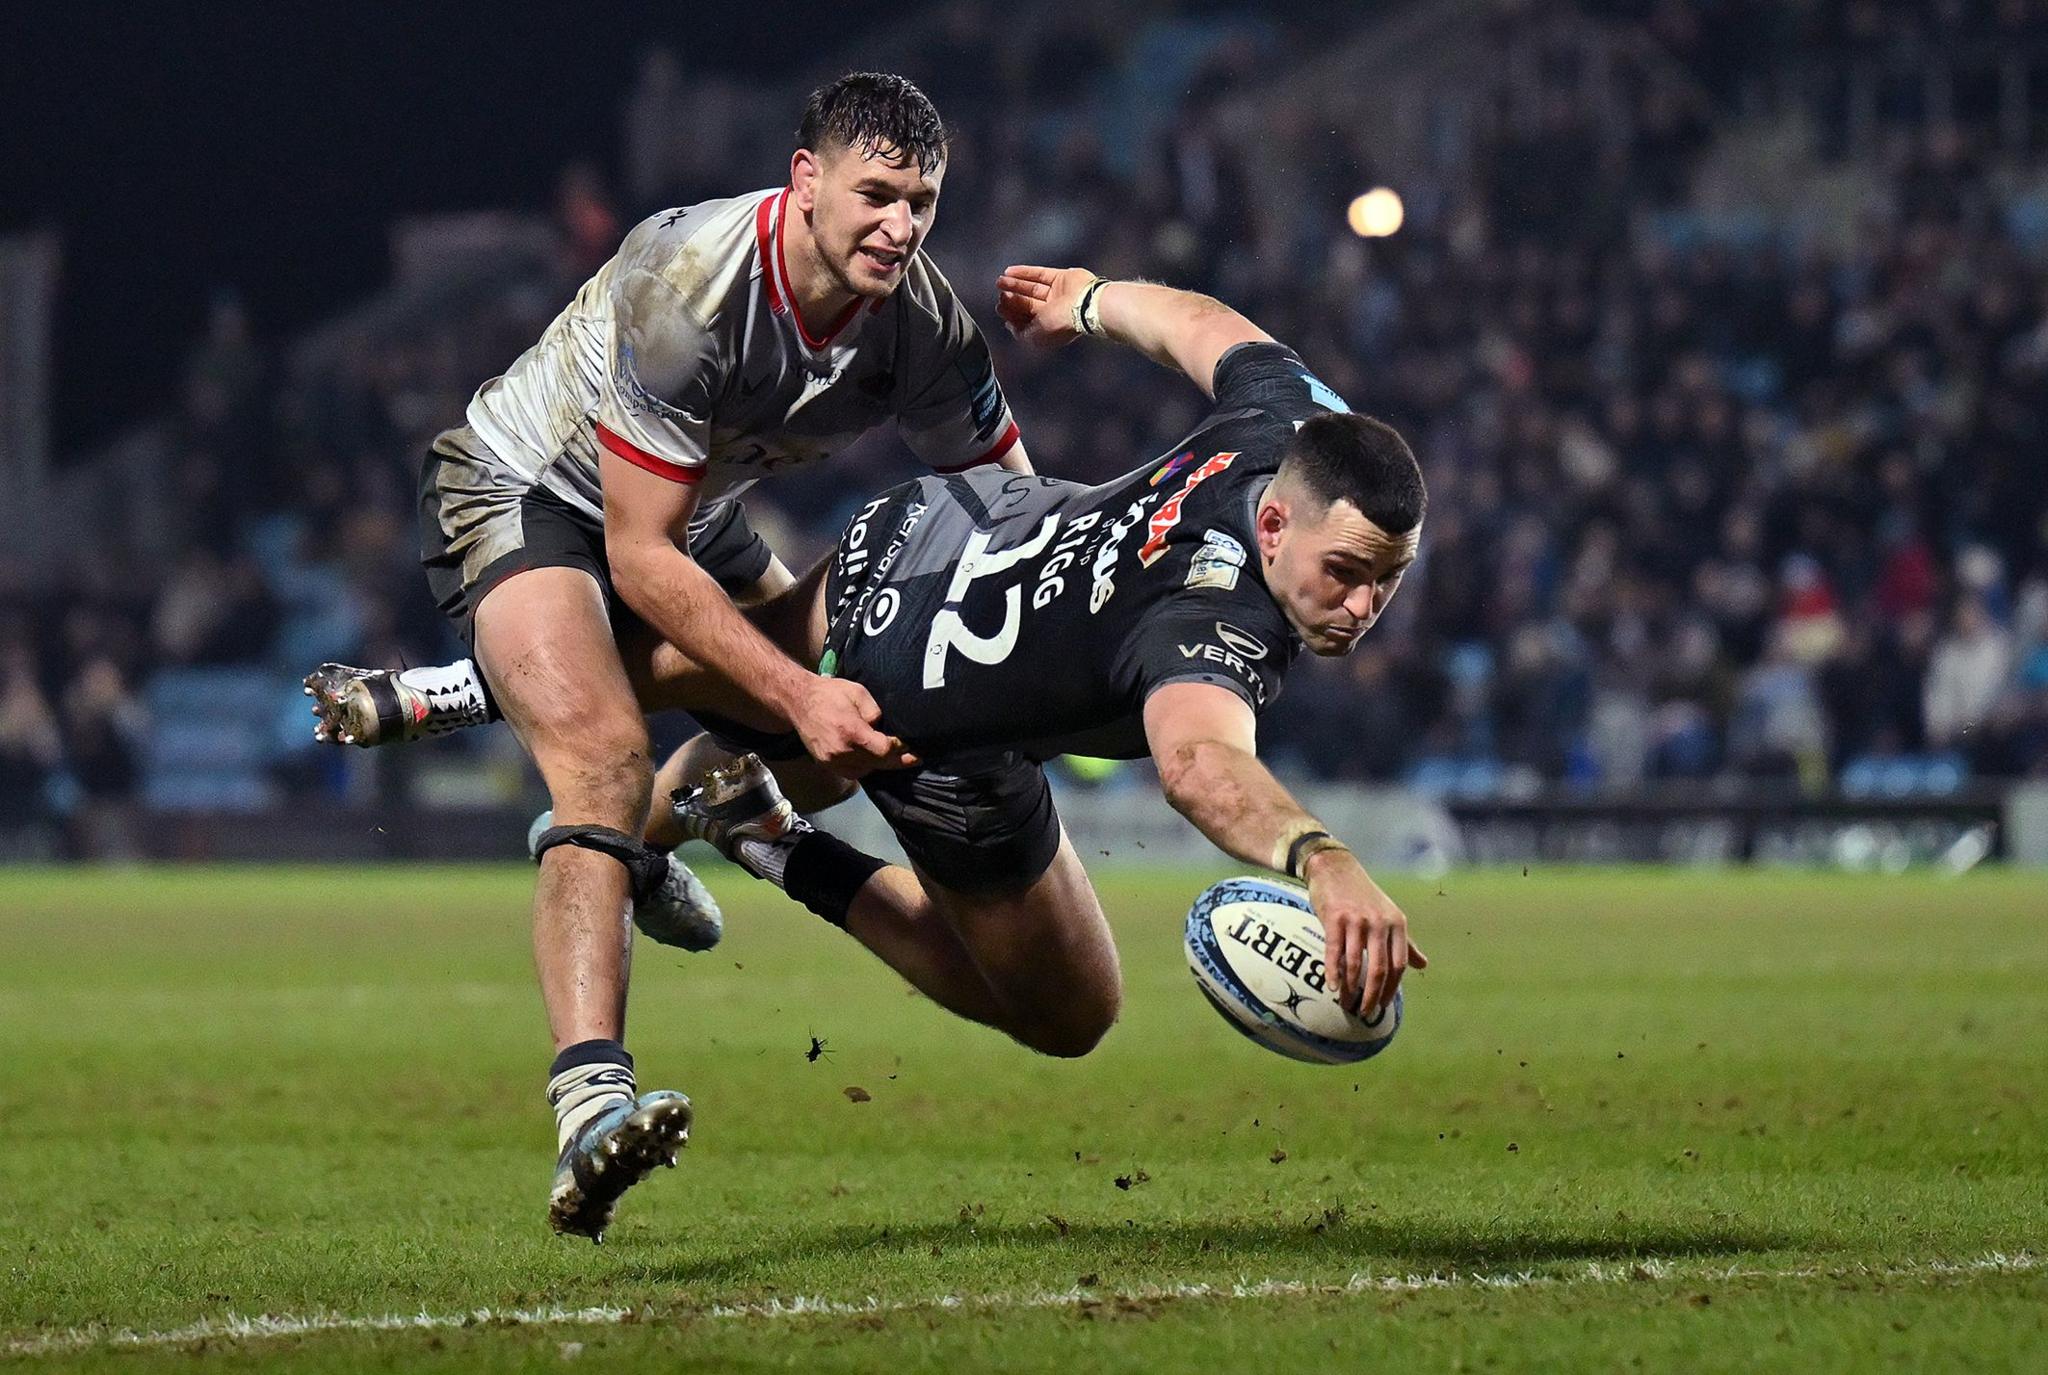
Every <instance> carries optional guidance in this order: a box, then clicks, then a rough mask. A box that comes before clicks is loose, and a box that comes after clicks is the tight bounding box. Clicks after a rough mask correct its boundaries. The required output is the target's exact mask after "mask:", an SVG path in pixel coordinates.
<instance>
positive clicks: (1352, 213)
mask: <svg viewBox="0 0 2048 1375" xmlns="http://www.w3.org/2000/svg"><path fill="white" fill-rule="evenodd" d="M1406 216H1407V211H1406V209H1405V208H1404V207H1403V206H1402V204H1401V197H1400V195H1399V194H1398V193H1396V192H1395V191H1394V190H1393V188H1391V187H1386V186H1375V187H1373V189H1372V190H1370V191H1368V192H1366V193H1365V194H1364V195H1362V196H1355V197H1353V198H1352V201H1351V205H1350V206H1349V208H1347V209H1346V210H1345V212H1344V219H1345V222H1346V223H1348V224H1349V225H1350V226H1351V232H1352V233H1354V234H1356V235H1357V236H1358V237H1359V238H1361V239H1384V238H1386V237H1387V236H1388V235H1389V234H1392V233H1394V232H1395V231H1396V230H1398V229H1399V228H1400V227H1401V221H1402V220H1403V219H1404V218H1406Z"/></svg>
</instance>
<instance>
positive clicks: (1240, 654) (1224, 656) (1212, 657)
mask: <svg viewBox="0 0 2048 1375" xmlns="http://www.w3.org/2000/svg"><path fill="white" fill-rule="evenodd" d="M1226 631H1227V632H1229V633H1228V634H1226V633H1225V632H1226ZM1216 638H1217V639H1218V640H1221V641H1222V643H1221V644H1212V643H1210V642H1209V641H1206V640H1204V641H1203V642H1201V643H1200V644H1192V645H1191V644H1182V645H1179V646H1177V648H1178V649H1179V650H1180V657H1181V658H1183V659H1187V660H1189V661H1191V662H1194V663H1198V664H1214V665H1216V666H1217V667H1218V668H1222V669H1225V670H1228V671H1229V672H1230V673H1233V674H1235V675H1236V676H1237V677H1238V678H1240V679H1242V680H1243V682H1244V685H1245V686H1246V687H1247V688H1249V689H1251V694H1252V704H1253V705H1254V706H1260V707H1263V706H1264V705H1266V680H1265V679H1263V678H1261V677H1260V676H1259V671H1258V670H1257V669H1256V668H1254V667H1252V665H1253V664H1254V663H1256V662H1257V661H1258V660H1260V659H1263V658H1265V657H1266V647H1265V646H1264V645H1263V644H1261V643H1259V640H1258V638H1257V637H1256V636H1253V635H1248V634H1246V633H1245V632H1244V631H1242V630H1239V629H1238V628H1237V627H1236V626H1234V625H1231V624H1229V623H1228V622H1226V621H1218V622H1216ZM1248 651H1256V652H1255V653H1254V652H1248Z"/></svg>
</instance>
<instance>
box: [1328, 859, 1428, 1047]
mask: <svg viewBox="0 0 2048 1375" xmlns="http://www.w3.org/2000/svg"><path fill="white" fill-rule="evenodd" d="M1307 877H1308V900H1309V903H1310V905H1311V906H1313V907H1314V908H1315V909H1316V915H1317V916H1318V917H1321V918H1322V921H1323V967H1324V969H1326V970H1327V971H1328V977H1329V979H1330V981H1331V982H1332V983H1334V984H1335V985H1336V987H1337V1002H1338V1005H1339V1006H1341V1007H1342V1008H1343V1009H1344V1010H1345V1011H1346V1012H1349V1013H1351V1014H1352V1015H1354V1016H1359V1017H1369V1016H1371V1015H1372V1014H1373V1013H1375V1012H1377V1011H1379V1009H1380V1008H1382V1007H1384V1006H1386V1005H1387V1004H1388V1003H1389V1002H1392V1001H1393V998H1394V991H1395V990H1396V989H1398V988H1399V987H1400V986H1401V976H1402V975H1403V974H1405V973H1407V972H1408V969H1409V967H1410V966H1411V965H1412V966H1413V967H1414V968H1416V969H1426V968H1428V967H1429V960H1428V959H1427V958H1426V957H1425V956H1424V955H1423V953H1422V952H1421V951H1420V950H1418V949H1416V948H1415V946H1414V945H1413V944H1412V943H1411V942H1410V941H1409V939H1408V917H1407V914H1406V913H1404V912H1402V910H1401V909H1400V908H1399V907H1397V906H1395V905H1394V900H1393V899H1392V898H1390V897H1388V896H1387V895H1386V894H1385V893H1383V892H1381V891H1380V886H1379V885H1378V884H1377V883H1374V882H1373V881H1372V875H1370V874H1368V873H1366V872H1365V866H1364V865H1362V864H1360V863H1359V862H1358V858H1357V856H1355V855H1353V854H1352V853H1351V852H1350V851H1349V850H1325V851H1323V852H1321V853H1320V854H1315V855H1311V856H1309V859H1308V864H1307Z"/></svg>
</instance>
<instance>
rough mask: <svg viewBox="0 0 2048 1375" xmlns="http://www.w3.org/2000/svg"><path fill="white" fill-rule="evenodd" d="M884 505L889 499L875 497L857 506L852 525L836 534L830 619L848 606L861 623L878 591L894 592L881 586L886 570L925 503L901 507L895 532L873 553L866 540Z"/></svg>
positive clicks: (873, 632) (891, 615) (884, 624)
mask: <svg viewBox="0 0 2048 1375" xmlns="http://www.w3.org/2000/svg"><path fill="white" fill-rule="evenodd" d="M888 504H889V498H887V497H876V498H875V499H874V500H873V501H870V502H869V503H868V504H867V505H865V506H863V507H861V508H860V510H859V511H858V512H856V513H855V515H854V518H853V524H852V525H850V526H848V527H847V530H846V533H845V534H844V535H841V536H840V537H839V555H838V558H839V577H840V589H839V601H838V603H837V604H836V605H834V606H833V608H832V619H833V620H834V621H835V622H838V621H839V620H840V618H841V617H842V616H844V615H845V614H846V612H847V609H848V608H849V607H851V608H852V612H853V619H854V620H855V621H857V622H859V623H860V624H861V625H863V626H865V625H866V624H867V623H868V621H869V619H870V612H869V604H870V603H871V602H873V601H875V600H876V599H877V597H878V595H879V594H880V593H882V592H883V591H888V594H889V595H890V596H891V597H895V596H897V595H898V594H897V593H896V592H895V591H894V590H892V589H885V588H883V586H882V584H883V582H884V581H885V580H886V579H887V578H888V576H889V570H890V569H891V568H893V567H895V565H896V559H897V557H898V556H899V555H900V554H902V552H903V546H904V545H906V544H908V543H909V542H910V532H911V531H912V530H914V529H915V528H916V527H917V522H918V521H919V520H920V519H922V518H923V516H924V513H925V510H926V503H924V502H913V503H912V504H911V505H909V506H908V507H906V508H904V511H903V519H902V520H901V521H899V522H898V523H897V526H896V530H895V533H894V534H892V535H890V537H889V543H888V544H887V545H886V546H884V547H883V549H882V552H881V553H880V554H879V555H877V554H876V553H875V552H874V550H873V548H872V547H871V546H870V545H869V543H868V539H869V536H870V535H871V534H872V533H873V526H874V518H875V516H876V514H877V513H878V512H880V511H881V509H882V508H883V507H884V506H887V505H888ZM871 562H872V567H870V563H871ZM895 615H896V613H895V611H893V610H891V611H890V613H889V616H888V618H887V619H885V620H884V621H883V622H882V624H881V626H880V627H878V628H876V629H873V630H870V631H868V633H869V634H870V635H878V634H880V633H881V631H882V630H883V629H886V628H887V627H888V623H889V621H890V620H893V619H895Z"/></svg>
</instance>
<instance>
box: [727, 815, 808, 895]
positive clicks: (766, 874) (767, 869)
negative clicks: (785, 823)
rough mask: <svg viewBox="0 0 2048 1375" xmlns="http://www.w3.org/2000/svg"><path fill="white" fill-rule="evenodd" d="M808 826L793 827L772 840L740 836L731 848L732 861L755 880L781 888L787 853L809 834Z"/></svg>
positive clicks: (787, 867) (786, 866)
mask: <svg viewBox="0 0 2048 1375" xmlns="http://www.w3.org/2000/svg"><path fill="white" fill-rule="evenodd" d="M810 830H811V828H810V827H809V826H795V827H792V828H790V829H789V830H787V831H784V832H783V833H782V834H781V835H779V836H776V837H775V838H774V839H773V840H768V839H764V838H762V837H760V836H741V837H740V841H739V844H737V845H735V846H733V849H734V851H735V852H736V853H735V854H734V855H733V859H734V861H735V862H736V863H738V865H739V866H740V868H742V869H745V870H746V871H747V872H748V873H750V874H752V875H753V876H754V877H755V878H758V879H766V880H767V881H768V882H770V883H772V884H774V885H775V886H776V887H777V888H780V887H782V886H783V882H782V876H783V875H784V874H785V873H786V872H788V869H789V852H790V851H791V850H794V849H795V848H796V843H797V841H799V840H801V839H803V837H804V836H806V835H808V834H810Z"/></svg>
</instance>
